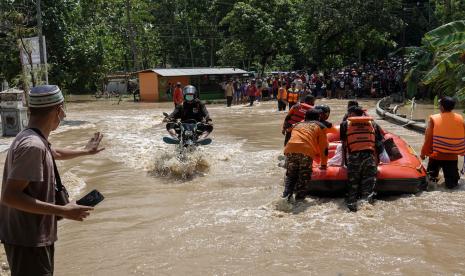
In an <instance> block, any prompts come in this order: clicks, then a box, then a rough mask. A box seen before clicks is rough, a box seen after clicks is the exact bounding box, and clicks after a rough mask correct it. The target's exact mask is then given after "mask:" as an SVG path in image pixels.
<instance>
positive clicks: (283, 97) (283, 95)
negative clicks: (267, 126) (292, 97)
mask: <svg viewBox="0 0 465 276" xmlns="http://www.w3.org/2000/svg"><path fill="white" fill-rule="evenodd" d="M279 86H280V87H279V89H278V94H277V95H276V99H277V100H278V111H281V110H282V111H285V110H286V104H287V89H286V82H285V81H280V82H279Z"/></svg>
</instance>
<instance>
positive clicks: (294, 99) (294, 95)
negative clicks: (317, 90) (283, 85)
mask: <svg viewBox="0 0 465 276" xmlns="http://www.w3.org/2000/svg"><path fill="white" fill-rule="evenodd" d="M299 99H300V90H299V89H298V88H296V84H295V82H293V83H292V85H291V88H289V89H288V90H287V102H288V104H289V109H291V108H292V106H293V105H295V104H296V103H298V102H299Z"/></svg>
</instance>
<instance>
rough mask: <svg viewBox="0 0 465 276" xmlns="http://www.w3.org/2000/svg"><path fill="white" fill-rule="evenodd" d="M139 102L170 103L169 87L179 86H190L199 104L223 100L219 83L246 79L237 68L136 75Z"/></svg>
mask: <svg viewBox="0 0 465 276" xmlns="http://www.w3.org/2000/svg"><path fill="white" fill-rule="evenodd" d="M138 74H139V89H140V99H141V101H146V102H164V101H171V97H172V96H171V95H170V92H171V91H172V89H171V90H170V87H173V86H175V85H176V83H178V82H180V83H181V85H182V86H186V85H189V84H190V85H194V86H195V87H196V88H197V90H198V91H199V95H200V98H201V99H202V100H211V99H221V98H224V92H223V89H222V87H221V83H223V82H225V81H227V80H228V79H242V78H244V77H247V76H248V74H247V72H246V71H244V70H241V69H238V68H168V69H166V68H163V69H147V70H143V71H140V72H138Z"/></svg>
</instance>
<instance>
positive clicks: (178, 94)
mask: <svg viewBox="0 0 465 276" xmlns="http://www.w3.org/2000/svg"><path fill="white" fill-rule="evenodd" d="M183 101H184V96H183V94H182V88H181V83H180V82H178V83H176V88H175V89H174V93H173V102H174V107H176V106H178V105H182V103H183Z"/></svg>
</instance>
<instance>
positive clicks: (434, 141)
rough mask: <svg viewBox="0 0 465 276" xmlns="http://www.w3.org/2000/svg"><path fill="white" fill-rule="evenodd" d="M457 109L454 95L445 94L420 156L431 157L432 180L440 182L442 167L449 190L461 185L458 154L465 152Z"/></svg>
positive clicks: (426, 134) (464, 133)
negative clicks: (446, 95)
mask: <svg viewBox="0 0 465 276" xmlns="http://www.w3.org/2000/svg"><path fill="white" fill-rule="evenodd" d="M454 108H455V99H454V98H451V97H444V98H442V99H441V100H440V101H439V110H440V111H441V113H439V114H435V115H431V116H430V119H429V123H428V127H427V129H426V132H425V142H424V143H423V147H422V149H421V155H420V157H421V159H422V160H424V159H425V158H426V157H427V156H428V157H429V160H428V168H427V169H426V171H427V172H428V175H429V177H430V178H431V179H432V180H433V181H437V178H438V176H439V170H440V169H442V171H443V172H444V179H445V185H446V188H448V189H453V188H456V187H457V185H458V181H459V179H460V175H459V172H458V168H457V166H458V156H459V155H464V154H465V126H464V122H463V117H462V115H460V114H458V113H455V112H452V110H453V109H454Z"/></svg>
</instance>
